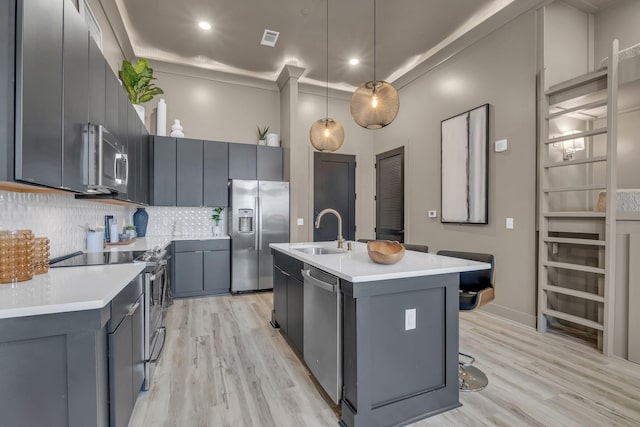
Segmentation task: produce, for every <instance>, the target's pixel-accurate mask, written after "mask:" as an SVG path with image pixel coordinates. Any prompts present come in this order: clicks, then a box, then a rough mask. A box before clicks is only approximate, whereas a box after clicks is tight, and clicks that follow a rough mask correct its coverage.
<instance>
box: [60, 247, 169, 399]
mask: <svg viewBox="0 0 640 427" xmlns="http://www.w3.org/2000/svg"><path fill="white" fill-rule="evenodd" d="M169 258H170V255H169V253H168V252H167V251H166V250H163V249H162V248H160V247H159V246H156V247H155V248H154V249H149V250H147V251H121V252H97V253H83V252H76V253H73V254H70V255H67V256H64V257H61V258H57V259H53V260H51V267H52V268H56V267H79V266H87V265H104V264H125V263H131V262H139V263H144V264H145V265H146V268H145V269H144V271H143V274H144V358H145V375H144V386H143V389H144V390H149V388H150V387H151V379H152V378H153V371H154V370H155V365H156V362H157V361H158V358H159V357H160V354H161V353H162V349H163V348H164V343H165V338H166V328H165V325H164V316H165V311H166V309H167V307H168V306H169V305H170V304H171V303H172V300H171V287H170V283H169V272H168V269H167V264H168V260H169Z"/></svg>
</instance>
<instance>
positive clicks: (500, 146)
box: [495, 139, 508, 153]
mask: <svg viewBox="0 0 640 427" xmlns="http://www.w3.org/2000/svg"><path fill="white" fill-rule="evenodd" d="M507 147H508V144H507V140H506V139H500V140H498V141H496V144H495V152H496V153H502V152H503V151H507Z"/></svg>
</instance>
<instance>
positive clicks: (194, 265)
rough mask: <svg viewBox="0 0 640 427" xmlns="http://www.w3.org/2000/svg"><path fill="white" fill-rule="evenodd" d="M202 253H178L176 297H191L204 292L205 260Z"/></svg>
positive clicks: (176, 259)
mask: <svg viewBox="0 0 640 427" xmlns="http://www.w3.org/2000/svg"><path fill="white" fill-rule="evenodd" d="M202 253H203V252H202V251H194V252H176V253H175V255H174V256H173V257H174V258H175V264H174V271H175V273H174V274H175V280H174V281H173V283H174V287H175V288H174V294H173V295H174V296H175V297H180V296H191V295H194V294H201V293H202V290H203V282H202V280H203V272H204V265H203V258H202Z"/></svg>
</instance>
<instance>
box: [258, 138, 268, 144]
mask: <svg viewBox="0 0 640 427" xmlns="http://www.w3.org/2000/svg"><path fill="white" fill-rule="evenodd" d="M258 145H267V140H266V139H259V140H258Z"/></svg>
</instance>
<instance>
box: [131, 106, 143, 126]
mask: <svg viewBox="0 0 640 427" xmlns="http://www.w3.org/2000/svg"><path fill="white" fill-rule="evenodd" d="M133 108H134V109H135V110H136V113H138V117H140V120H142V123H144V107H143V106H142V105H140V104H133Z"/></svg>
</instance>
